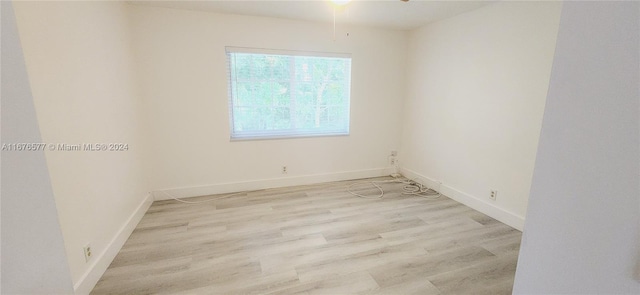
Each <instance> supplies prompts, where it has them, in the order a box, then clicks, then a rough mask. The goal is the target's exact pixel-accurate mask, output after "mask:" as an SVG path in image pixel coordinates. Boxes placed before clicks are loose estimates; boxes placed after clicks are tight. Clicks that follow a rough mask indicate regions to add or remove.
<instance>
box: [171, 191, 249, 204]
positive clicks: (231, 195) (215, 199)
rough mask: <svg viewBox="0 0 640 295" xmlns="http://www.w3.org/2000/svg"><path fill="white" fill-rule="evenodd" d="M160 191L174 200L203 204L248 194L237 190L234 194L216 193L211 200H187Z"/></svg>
mask: <svg viewBox="0 0 640 295" xmlns="http://www.w3.org/2000/svg"><path fill="white" fill-rule="evenodd" d="M160 192H161V193H163V194H165V195H167V196H168V197H169V198H171V199H173V200H176V201H178V202H181V203H185V204H202V203H207V202H213V201H218V200H220V199H226V198H230V197H233V196H237V195H241V194H246V193H247V192H237V193H232V194H228V195H224V196H217V195H216V196H213V197H214V198H212V199H209V200H204V201H185V200H182V199H180V198H178V197H176V196H174V195H172V194H170V193H168V192H166V191H160Z"/></svg>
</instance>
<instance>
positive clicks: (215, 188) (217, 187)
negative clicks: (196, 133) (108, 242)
mask: <svg viewBox="0 0 640 295" xmlns="http://www.w3.org/2000/svg"><path fill="white" fill-rule="evenodd" d="M393 172H394V168H393V167H390V168H378V169H369V170H357V171H346V172H337V173H327V174H314V175H304V176H294V177H282V178H272V179H260V180H252V181H242V182H230V183H220V184H212V185H203V186H193V187H181V188H168V189H161V190H156V191H153V198H154V200H156V201H160V200H169V199H171V197H170V196H169V195H171V196H174V197H177V198H190V197H198V196H207V195H215V194H226V193H233V192H241V191H251V190H259V189H267V188H275V187H287V186H295V185H306V184H315V183H323V182H331V181H341V180H350V179H359V178H368V177H378V176H385V175H390V174H391V173H393Z"/></svg>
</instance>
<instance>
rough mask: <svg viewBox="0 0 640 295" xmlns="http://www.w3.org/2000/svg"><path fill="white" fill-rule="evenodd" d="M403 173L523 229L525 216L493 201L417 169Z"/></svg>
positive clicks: (518, 228)
mask: <svg viewBox="0 0 640 295" xmlns="http://www.w3.org/2000/svg"><path fill="white" fill-rule="evenodd" d="M401 173H402V175H404V176H405V177H407V178H409V179H414V178H417V179H416V181H418V182H421V181H420V180H424V181H425V182H426V183H423V184H424V185H426V186H428V187H430V188H434V189H438V187H439V188H440V189H439V190H440V193H442V194H443V195H445V196H447V197H449V198H451V199H453V200H455V201H457V202H459V203H462V204H464V205H466V206H469V207H471V208H472V209H474V210H477V211H480V212H482V213H484V214H486V215H488V216H489V217H492V218H494V219H496V220H498V221H500V222H502V223H504V224H506V225H508V226H511V227H513V228H515V229H517V230H519V231H522V229H523V228H524V217H522V216H519V215H516V214H514V213H512V212H509V211H507V210H505V209H503V208H500V207H497V206H495V205H493V204H491V203H488V202H486V201H484V200H482V199H480V198H478V197H474V196H472V195H469V194H467V193H464V192H462V191H460V190H458V189H456V188H453V187H450V186H447V185H446V184H444V183H438V182H436V181H435V180H433V179H432V178H429V177H426V176H424V175H420V174H419V173H417V172H415V171H411V170H409V169H405V168H402V169H401Z"/></svg>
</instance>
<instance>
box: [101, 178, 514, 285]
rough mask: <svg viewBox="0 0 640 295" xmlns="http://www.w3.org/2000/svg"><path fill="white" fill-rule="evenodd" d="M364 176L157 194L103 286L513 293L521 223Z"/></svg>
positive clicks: (107, 273) (105, 278)
mask: <svg viewBox="0 0 640 295" xmlns="http://www.w3.org/2000/svg"><path fill="white" fill-rule="evenodd" d="M360 181H361V180H360ZM353 182H354V181H344V182H333V183H326V184H318V185H310V186H298V187H290V188H279V189H268V190H261V191H255V192H247V193H245V194H241V195H237V196H234V197H230V198H225V199H219V200H216V201H213V202H208V203H204V204H198V205H191V204H184V203H179V202H177V201H174V200H169V201H157V202H154V203H153V204H152V206H151V208H150V209H149V210H148V212H147V213H146V214H145V216H144V217H143V218H142V220H141V221H140V223H139V224H138V226H137V227H136V229H135V230H134V232H133V233H132V234H131V236H130V237H129V239H128V240H127V242H126V243H125V245H124V246H123V248H122V250H121V251H120V253H118V255H117V256H116V258H115V259H114V261H113V262H112V263H111V265H110V266H109V269H108V270H107V271H106V272H105V274H104V275H103V277H102V278H101V279H100V281H99V282H98V284H97V285H96V287H95V288H94V290H93V292H92V294H156V293H157V294H295V293H305V294H312V293H313V294H316V293H317V294H354V293H358V294H510V293H511V289H512V286H513V278H514V274H515V269H516V261H517V258H518V251H519V248H520V238H521V233H520V232H519V231H517V230H515V229H512V228H511V227H509V226H507V225H504V224H502V223H500V222H498V221H496V220H494V219H492V218H490V217H487V216H486V215H484V214H481V213H479V212H476V211H474V210H472V209H470V208H468V207H466V206H464V205H461V204H459V203H457V202H455V201H453V200H451V199H449V198H447V197H445V196H442V197H440V198H439V199H435V200H430V199H426V198H420V197H416V196H406V195H401V191H402V185H401V184H384V185H383V188H384V189H385V191H386V193H385V197H384V198H383V199H374V200H371V199H362V198H358V197H355V196H353V195H351V194H349V193H348V192H347V191H346V188H347V186H348V185H350V184H352V183H353ZM359 187H360V186H357V187H355V188H356V189H357V192H359V193H361V194H370V195H376V194H377V193H378V192H377V190H375V189H372V188H371V187H369V188H366V187H367V186H366V185H365V186H363V187H364V189H358V188H359ZM211 198H212V197H211V196H209V197H199V198H190V199H188V200H189V201H198V200H207V199H211Z"/></svg>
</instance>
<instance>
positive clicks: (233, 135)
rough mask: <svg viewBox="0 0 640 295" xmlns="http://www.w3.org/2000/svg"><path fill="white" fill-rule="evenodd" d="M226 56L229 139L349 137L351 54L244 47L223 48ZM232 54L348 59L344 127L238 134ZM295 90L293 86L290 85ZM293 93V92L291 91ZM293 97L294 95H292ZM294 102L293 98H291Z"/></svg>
mask: <svg viewBox="0 0 640 295" xmlns="http://www.w3.org/2000/svg"><path fill="white" fill-rule="evenodd" d="M225 51H226V56H227V86H228V98H229V119H230V122H229V124H230V125H229V129H230V139H231V140H232V141H235V140H257V139H278V138H297V137H317V136H344V135H349V132H350V112H351V105H350V104H351V54H348V53H330V52H310V51H293V50H276V49H263V48H244V47H225ZM234 53H249V54H263V55H281V56H305V57H329V58H341V59H348V63H349V64H348V70H347V79H346V80H347V81H345V83H346V89H347V91H346V92H347V93H346V95H347V97H346V106H345V108H346V126H344V128H343V129H340V130H337V129H335V130H317V131H314V130H309V129H307V130H305V129H296V128H291V129H281V130H264V131H250V132H239V131H237V130H235V126H234V124H235V120H234V95H235V93H234V85H235V84H234V81H232V79H233V78H232V77H233V76H235V75H232V71H233V70H234V69H232V68H231V66H232V60H231V59H232V54H234ZM291 83H292V84H295V79H291ZM292 88H293V89H295V86H294V85H292ZM293 91H295V90H293ZM292 96H295V95H292ZM292 100H293V101H295V98H292Z"/></svg>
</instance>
